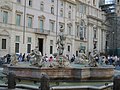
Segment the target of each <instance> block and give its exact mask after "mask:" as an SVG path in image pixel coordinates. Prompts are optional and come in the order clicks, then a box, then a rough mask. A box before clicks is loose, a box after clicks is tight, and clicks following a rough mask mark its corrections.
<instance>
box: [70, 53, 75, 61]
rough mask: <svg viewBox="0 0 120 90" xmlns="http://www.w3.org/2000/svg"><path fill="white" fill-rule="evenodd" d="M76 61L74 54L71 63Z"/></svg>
mask: <svg viewBox="0 0 120 90" xmlns="http://www.w3.org/2000/svg"><path fill="white" fill-rule="evenodd" d="M74 60H75V55H74V54H73V56H72V58H71V62H74Z"/></svg>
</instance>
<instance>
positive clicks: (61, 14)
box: [60, 9, 63, 17]
mask: <svg viewBox="0 0 120 90" xmlns="http://www.w3.org/2000/svg"><path fill="white" fill-rule="evenodd" d="M60 16H61V17H63V10H62V9H61V10H60Z"/></svg>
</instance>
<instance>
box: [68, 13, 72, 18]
mask: <svg viewBox="0 0 120 90" xmlns="http://www.w3.org/2000/svg"><path fill="white" fill-rule="evenodd" d="M68 18H69V19H71V12H70V11H69V12H68Z"/></svg>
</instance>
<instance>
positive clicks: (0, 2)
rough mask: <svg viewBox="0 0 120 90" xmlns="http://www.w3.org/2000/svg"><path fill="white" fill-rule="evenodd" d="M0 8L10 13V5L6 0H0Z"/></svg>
mask: <svg viewBox="0 0 120 90" xmlns="http://www.w3.org/2000/svg"><path fill="white" fill-rule="evenodd" d="M0 8H1V9H5V10H9V11H12V4H11V3H10V2H9V1H8V0H0Z"/></svg>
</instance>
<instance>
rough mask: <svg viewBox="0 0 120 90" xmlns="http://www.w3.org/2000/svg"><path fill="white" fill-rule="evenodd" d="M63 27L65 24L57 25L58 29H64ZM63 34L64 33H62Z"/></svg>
mask: <svg viewBox="0 0 120 90" xmlns="http://www.w3.org/2000/svg"><path fill="white" fill-rule="evenodd" d="M64 27H65V24H64V23H61V22H60V23H59V29H64ZM63 32H64V31H63Z"/></svg>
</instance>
